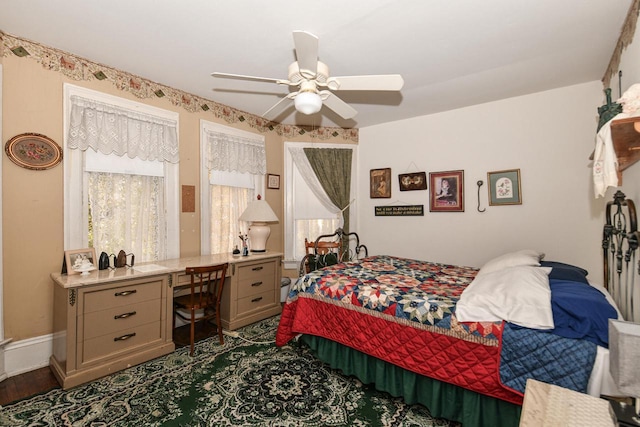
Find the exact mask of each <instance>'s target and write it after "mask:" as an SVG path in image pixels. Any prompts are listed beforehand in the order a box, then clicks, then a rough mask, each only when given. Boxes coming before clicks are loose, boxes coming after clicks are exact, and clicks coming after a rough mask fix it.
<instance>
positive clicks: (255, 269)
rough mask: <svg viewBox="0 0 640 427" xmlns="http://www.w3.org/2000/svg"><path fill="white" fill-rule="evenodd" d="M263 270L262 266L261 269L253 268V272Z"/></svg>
mask: <svg viewBox="0 0 640 427" xmlns="http://www.w3.org/2000/svg"><path fill="white" fill-rule="evenodd" d="M263 268H264V267H263V266H260V267H253V268H252V270H253V271H260V270H262V269H263Z"/></svg>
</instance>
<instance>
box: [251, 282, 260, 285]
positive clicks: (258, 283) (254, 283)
mask: <svg viewBox="0 0 640 427" xmlns="http://www.w3.org/2000/svg"><path fill="white" fill-rule="evenodd" d="M260 285H262V282H253V283H252V284H251V286H260Z"/></svg>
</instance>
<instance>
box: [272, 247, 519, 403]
mask: <svg viewBox="0 0 640 427" xmlns="http://www.w3.org/2000/svg"><path fill="white" fill-rule="evenodd" d="M476 274H477V269H476V268H472V267H459V266H453V265H447V264H439V263H432V262H425V261H417V260H411V259H405V258H397V257H392V256H372V257H368V258H365V259H363V260H360V261H355V262H347V263H341V264H336V265H334V266H331V267H327V268H324V269H321V270H316V271H313V272H311V273H309V274H307V275H306V276H304V277H303V278H301V280H299V281H298V282H297V283H295V284H294V285H292V287H291V289H290V293H289V296H288V298H287V302H286V303H285V306H284V309H283V313H282V316H281V320H280V325H279V328H278V333H277V336H276V344H277V345H284V344H286V343H287V342H288V341H290V340H291V339H292V338H294V337H295V336H296V335H298V334H300V333H305V334H311V335H317V336H321V337H324V338H328V339H331V340H333V341H337V342H340V343H341V344H344V345H347V346H349V347H352V348H355V349H357V350H359V351H362V352H364V353H367V354H370V355H372V356H374V357H378V358H380V359H383V360H386V361H388V362H390V363H394V364H396V365H398V366H401V367H403V368H405V369H408V370H411V371H414V372H417V373H419V374H423V375H427V376H430V377H432V378H435V379H438V380H441V381H446V382H449V383H453V384H456V385H459V386H462V387H465V388H469V389H472V390H474V391H477V392H480V393H483V394H487V395H490V396H493V397H498V398H500V399H503V400H507V401H511V402H513V403H522V396H521V395H520V394H519V393H514V392H513V391H512V390H510V389H507V388H505V387H503V386H502V385H501V384H500V381H499V377H498V365H499V360H500V357H499V356H500V344H501V336H502V327H503V326H502V322H486V323H464V324H463V323H460V322H458V321H457V319H456V317H455V305H456V302H457V301H458V299H459V298H460V295H461V294H462V291H463V290H464V289H465V287H466V286H468V285H469V284H470V283H471V281H472V280H473V278H474V277H475V275H476Z"/></svg>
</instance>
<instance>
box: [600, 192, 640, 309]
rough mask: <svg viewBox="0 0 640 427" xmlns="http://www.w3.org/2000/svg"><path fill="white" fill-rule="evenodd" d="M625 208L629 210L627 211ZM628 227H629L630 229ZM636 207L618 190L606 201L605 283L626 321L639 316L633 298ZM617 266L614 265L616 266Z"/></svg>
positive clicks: (603, 237) (604, 231)
mask: <svg viewBox="0 0 640 427" xmlns="http://www.w3.org/2000/svg"><path fill="white" fill-rule="evenodd" d="M625 208H626V213H625ZM627 227H628V229H627ZM639 237H640V236H639V233H638V225H637V215H636V206H635V204H634V203H633V200H629V199H626V196H625V194H624V193H623V192H622V191H620V190H618V191H617V192H616V194H615V195H614V196H613V201H611V202H608V203H607V208H606V223H605V225H604V228H603V231H602V249H603V255H604V259H603V261H604V286H605V287H606V288H607V289H608V291H609V293H610V294H611V296H612V297H613V299H614V301H615V302H616V304H617V305H618V308H619V309H620V312H621V313H622V315H623V316H624V318H625V319H626V320H629V321H634V319H635V317H636V313H635V309H634V304H633V299H634V294H635V292H636V289H635V276H636V274H640V263H638V267H637V273H636V269H635V268H634V266H635V264H636V252H637V249H638V245H639V241H640V239H639ZM614 266H615V268H614Z"/></svg>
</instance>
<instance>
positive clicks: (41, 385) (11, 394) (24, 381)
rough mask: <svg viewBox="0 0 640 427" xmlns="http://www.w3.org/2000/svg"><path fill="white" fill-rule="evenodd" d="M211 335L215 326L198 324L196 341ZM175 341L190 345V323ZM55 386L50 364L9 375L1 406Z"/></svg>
mask: <svg viewBox="0 0 640 427" xmlns="http://www.w3.org/2000/svg"><path fill="white" fill-rule="evenodd" d="M210 335H215V326H212V325H210V324H209V323H207V322H202V323H197V324H196V341H197V340H201V339H203V338H206V337H207V336H210ZM174 341H175V344H176V348H180V347H184V346H185V345H186V346H188V345H189V325H185V326H181V327H179V328H177V329H176V330H175V333H174ZM54 388H60V384H58V381H57V380H56V377H55V376H54V375H53V373H52V372H51V369H49V367H48V366H47V367H44V368H39V369H36V370H34V371H30V372H27V373H24V374H21V375H16V376H13V377H9V378H7V379H6V380H4V381H2V382H0V406H2V405H6V404H8V403H12V402H15V401H16V400H20V399H24V398H27V397H29V396H33V395H34V394H39V393H44V392H47V391H49V390H52V389H54Z"/></svg>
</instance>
